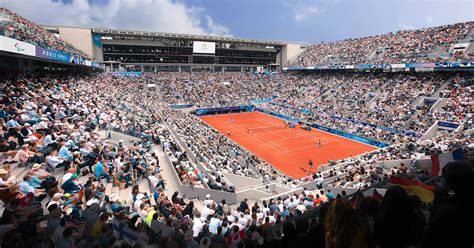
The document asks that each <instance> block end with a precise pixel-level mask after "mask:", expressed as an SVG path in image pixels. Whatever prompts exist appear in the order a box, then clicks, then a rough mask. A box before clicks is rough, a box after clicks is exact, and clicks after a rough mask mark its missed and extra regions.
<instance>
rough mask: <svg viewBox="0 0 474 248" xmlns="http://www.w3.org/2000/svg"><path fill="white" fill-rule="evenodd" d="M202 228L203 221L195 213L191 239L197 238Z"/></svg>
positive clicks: (199, 215) (198, 214)
mask: <svg viewBox="0 0 474 248" xmlns="http://www.w3.org/2000/svg"><path fill="white" fill-rule="evenodd" d="M203 226H204V222H203V219H202V218H201V214H200V213H196V214H195V216H194V224H193V237H197V236H198V235H199V233H200V232H201V231H202V227H203Z"/></svg>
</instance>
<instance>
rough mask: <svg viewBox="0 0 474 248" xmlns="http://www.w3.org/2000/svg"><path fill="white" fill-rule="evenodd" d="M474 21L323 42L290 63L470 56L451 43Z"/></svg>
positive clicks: (411, 60) (387, 61)
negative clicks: (455, 51) (454, 47)
mask: <svg viewBox="0 0 474 248" xmlns="http://www.w3.org/2000/svg"><path fill="white" fill-rule="evenodd" d="M472 26H473V22H465V23H456V24H451V25H445V26H439V27H430V28H425V29H420V30H401V31H398V32H396V33H388V34H383V35H376V36H369V37H363V38H357V39H346V40H342V41H336V42H323V43H320V44H315V45H311V46H310V47H308V48H307V49H305V50H304V51H303V52H302V53H301V54H300V55H299V56H298V57H296V58H295V59H293V60H292V62H290V63H289V64H288V66H290V67H291V66H296V67H307V66H314V65H327V64H365V63H374V64H392V63H419V62H438V61H444V60H446V59H456V58H458V59H466V58H469V56H459V55H456V56H453V55H454V52H452V51H451V50H450V49H451V47H450V46H451V45H452V44H455V43H456V42H457V41H460V40H462V39H464V38H465V37H466V35H467V34H468V33H469V31H470V30H471V28H472ZM471 58H472V57H471Z"/></svg>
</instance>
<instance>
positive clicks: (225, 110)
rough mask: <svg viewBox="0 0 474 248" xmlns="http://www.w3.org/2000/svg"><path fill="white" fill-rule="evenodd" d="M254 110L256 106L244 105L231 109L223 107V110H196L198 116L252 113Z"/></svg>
mask: <svg viewBox="0 0 474 248" xmlns="http://www.w3.org/2000/svg"><path fill="white" fill-rule="evenodd" d="M253 109H254V105H244V106H231V107H222V108H200V109H196V115H197V116H203V115H211V114H216V113H217V114H224V113H229V112H234V111H245V112H251V111H252V110H253Z"/></svg>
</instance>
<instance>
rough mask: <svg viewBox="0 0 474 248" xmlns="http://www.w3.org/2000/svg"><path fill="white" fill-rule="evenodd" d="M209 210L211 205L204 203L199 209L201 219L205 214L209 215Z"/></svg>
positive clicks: (205, 217) (204, 217) (205, 216)
mask: <svg viewBox="0 0 474 248" xmlns="http://www.w3.org/2000/svg"><path fill="white" fill-rule="evenodd" d="M210 212H211V205H206V206H204V207H203V208H202V210H201V216H202V218H203V219H205V220H206V219H207V216H209V213H210Z"/></svg>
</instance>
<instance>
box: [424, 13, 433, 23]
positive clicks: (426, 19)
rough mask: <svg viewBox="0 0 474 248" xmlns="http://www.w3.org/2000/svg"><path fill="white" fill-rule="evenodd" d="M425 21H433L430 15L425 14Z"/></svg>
mask: <svg viewBox="0 0 474 248" xmlns="http://www.w3.org/2000/svg"><path fill="white" fill-rule="evenodd" d="M425 21H426V22H428V23H432V22H433V17H432V16H431V15H429V16H426V17H425Z"/></svg>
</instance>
